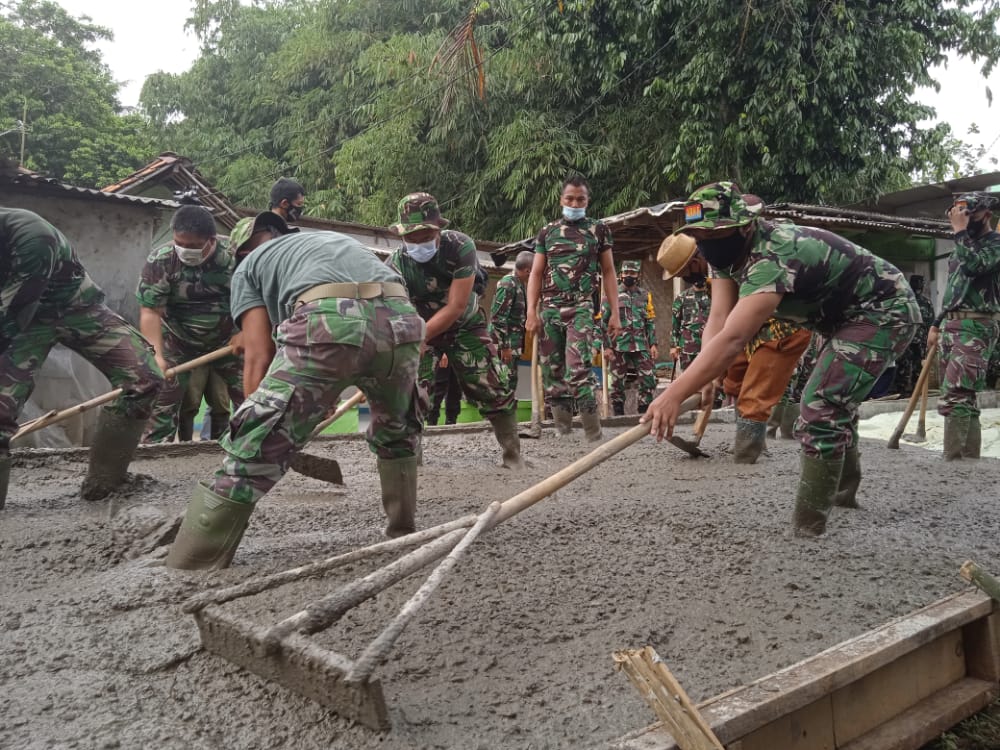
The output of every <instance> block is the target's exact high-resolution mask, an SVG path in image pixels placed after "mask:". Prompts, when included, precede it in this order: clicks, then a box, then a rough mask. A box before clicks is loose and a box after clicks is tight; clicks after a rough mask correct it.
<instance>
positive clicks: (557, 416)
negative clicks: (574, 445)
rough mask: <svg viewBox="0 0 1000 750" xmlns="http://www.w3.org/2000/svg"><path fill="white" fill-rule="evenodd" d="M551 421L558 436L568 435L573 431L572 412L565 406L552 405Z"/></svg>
mask: <svg viewBox="0 0 1000 750" xmlns="http://www.w3.org/2000/svg"><path fill="white" fill-rule="evenodd" d="M552 421H553V422H555V424H556V433H557V434H559V435H569V434H570V433H571V432H572V431H573V412H572V411H570V409H569V407H568V406H566V405H565V404H552Z"/></svg>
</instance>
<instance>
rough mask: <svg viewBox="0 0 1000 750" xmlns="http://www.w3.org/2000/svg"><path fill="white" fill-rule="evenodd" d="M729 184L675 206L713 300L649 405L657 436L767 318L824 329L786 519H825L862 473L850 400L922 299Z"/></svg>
mask: <svg viewBox="0 0 1000 750" xmlns="http://www.w3.org/2000/svg"><path fill="white" fill-rule="evenodd" d="M760 202H761V201H760V199H759V198H757V197H756V196H744V195H743V193H742V192H741V191H740V189H739V187H738V186H737V185H736V184H734V183H732V182H720V183H714V184H710V185H706V186H704V187H702V188H699V189H698V190H696V191H695V192H694V193H693V194H692V195H691V197H690V198H689V200H688V202H687V204H686V205H685V218H686V222H687V223H686V225H685V226H683V227H681V228H680V229H679V230H678V231H679V232H683V233H689V234H691V236H693V237H694V238H695V240H696V241H697V242H698V249H699V251H700V252H701V254H702V255H703V256H704V257H705V259H706V260H707V261H708V262H709V264H710V265H711V266H712V267H713V269H714V270H715V273H716V274H717V278H716V279H715V280H714V281H713V282H712V310H711V313H710V314H709V320H708V324H707V326H706V328H705V344H704V346H703V347H702V350H701V353H700V354H699V355H698V357H697V358H695V361H694V362H693V363H691V367H690V368H688V370H687V372H685V373H684V374H682V375H681V376H680V377H678V378H677V380H676V381H675V382H674V383H673V385H672V386H671V387H670V388H668V389H667V391H666V392H665V393H664V394H663V395H661V396H659V397H658V398H657V399H656V400H655V401H654V402H653V404H652V406H651V407H650V408H649V412H647V415H646V417H645V418H644V419H646V420H649V421H651V422H652V432H653V433H654V434H656V435H657V436H658V437H662V436H663V434H664V433H666V434H668V435H669V434H670V433H672V431H673V426H674V424H675V423H676V420H677V415H678V410H679V407H680V404H681V402H682V401H683V400H684V399H685V398H686V397H688V396H690V395H691V394H693V393H696V392H697V391H698V390H699V389H702V394H703V398H710V397H711V395H712V392H713V390H714V389H713V388H712V382H713V380H714V379H715V378H717V377H718V376H719V374H721V373H722V372H723V371H724V370H725V369H726V368H727V367H728V366H729V364H730V363H731V362H732V360H733V358H734V357H735V356H736V355H737V354H738V353H739V352H740V350H741V349H743V347H745V346H746V344H747V342H748V341H749V340H750V339H751V338H752V337H753V336H754V335H755V334H756V333H757V332H758V331H759V330H760V327H761V326H762V325H763V324H764V323H765V322H766V321H767V320H768V318H771V317H776V318H778V319H780V320H786V321H790V322H793V323H796V324H798V325H800V326H802V327H804V328H807V329H810V330H814V331H819V332H820V333H822V334H823V335H824V336H827V337H828V338H827V342H826V345H825V346H824V347H823V349H822V351H821V352H820V355H819V361H818V363H817V365H816V369H815V370H813V373H812V375H811V376H810V377H809V380H808V381H807V383H806V386H805V391H804V392H803V395H802V415H801V417H800V418H799V421H798V424H797V428H798V429H797V432H798V434H799V436H800V440H801V442H802V458H801V473H800V479H799V487H798V492H797V494H796V500H795V513H794V517H793V518H794V525H795V529H796V532H797V533H799V534H801V535H806V536H815V535H818V534H822V533H823V531H824V530H825V528H826V519H827V514H828V513H829V510H830V508H831V506H833V505H838V506H841V507H857V500H856V494H857V490H858V485H859V484H860V481H861V463H860V457H859V454H858V434H857V422H858V405H859V404H860V403H861V401H862V400H864V398H865V396H866V395H868V392H869V391H870V390H871V388H872V386H873V385H874V383H875V381H876V380H878V378H879V376H880V375H881V374H882V372H883V371H884V370H885V369H886V368H887V367H888V366H889V365H890V364H892V362H893V361H894V360H895V359H896V357H898V356H899V355H900V354H902V352H903V351H905V350H906V347H907V346H909V344H910V340H911V339H912V338H913V335H914V334H915V333H916V331H917V328H918V326H919V325H920V308H918V307H917V301H916V299H915V298H914V296H913V291H912V290H911V289H910V286H909V284H907V283H906V279H905V278H904V276H903V274H902V273H900V271H899V270H898V269H897V268H895V267H894V266H892V265H891V264H889V263H888V262H886V261H885V260H883V259H881V258H879V257H877V256H875V255H872V254H871V253H870V252H868V251H867V250H865V249H863V248H861V247H858V246H857V245H855V244H853V243H851V242H849V241H847V240H845V239H844V238H842V237H839V236H837V235H835V234H833V233H832V232H827V231H825V230H823V229H814V228H812V227H799V226H795V225H794V224H791V223H788V222H785V223H776V222H770V221H767V220H765V219H763V218H762V217H761V216H760V215H759V212H757V211H755V210H754V209H753V208H751V206H753V205H754V204H756V203H760Z"/></svg>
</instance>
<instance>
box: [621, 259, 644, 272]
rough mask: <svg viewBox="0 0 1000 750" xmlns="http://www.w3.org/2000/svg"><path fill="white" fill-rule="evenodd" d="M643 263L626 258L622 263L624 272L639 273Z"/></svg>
mask: <svg viewBox="0 0 1000 750" xmlns="http://www.w3.org/2000/svg"><path fill="white" fill-rule="evenodd" d="M641 270H642V264H641V263H640V262H639V261H637V260H626V261H624V262H623V263H622V273H639V272H640V271H641Z"/></svg>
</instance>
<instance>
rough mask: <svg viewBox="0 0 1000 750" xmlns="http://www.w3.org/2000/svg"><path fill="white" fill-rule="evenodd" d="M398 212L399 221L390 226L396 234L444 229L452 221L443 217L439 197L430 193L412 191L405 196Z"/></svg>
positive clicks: (400, 202)
mask: <svg viewBox="0 0 1000 750" xmlns="http://www.w3.org/2000/svg"><path fill="white" fill-rule="evenodd" d="M397 213H398V214H399V221H398V222H397V223H395V224H393V225H392V226H390V227H389V230H390V231H392V232H395V233H396V234H409V233H410V232H418V231H420V230H421V229H444V228H445V227H446V226H448V224H449V223H450V222H449V221H448V220H447V219H445V218H442V216H441V209H440V208H439V207H438V202H437V199H436V198H435V197H434V196H433V195H431V194H430V193H410V194H409V195H406V196H403V199H402V200H400V201H399V206H398V208H397Z"/></svg>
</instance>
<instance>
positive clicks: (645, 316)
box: [601, 260, 659, 415]
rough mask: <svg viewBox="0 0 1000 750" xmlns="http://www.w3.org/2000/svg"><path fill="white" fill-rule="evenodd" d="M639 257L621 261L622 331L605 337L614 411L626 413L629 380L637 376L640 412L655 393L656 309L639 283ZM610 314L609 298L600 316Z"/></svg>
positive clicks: (643, 410) (604, 317) (605, 353)
mask: <svg viewBox="0 0 1000 750" xmlns="http://www.w3.org/2000/svg"><path fill="white" fill-rule="evenodd" d="M640 267H641V264H640V263H639V261H637V260H627V261H625V262H624V263H622V270H621V286H619V287H618V318H619V320H620V321H621V333H619V334H618V336H617V337H615V338H614V339H612V338H610V337H605V340H604V345H605V350H604V361H605V363H606V364H607V366H608V369H609V371H610V373H611V378H610V381H611V383H610V387H609V389H608V397H609V401H610V403H611V410H612V413H613V414H615V415H623V414H625V391H626V387H627V384H628V382H629V381H630V380H635V382H636V387H637V390H638V393H637V396H636V403H637V405H638V408H639V413H640V414H643V413H645V411H646V409H648V408H649V404H650V403H651V402H652V400H653V396H654V394H655V393H656V375H654V374H653V369H654V362H655V360H656V357H657V356H658V355H659V352H658V350H657V348H656V312H655V310H654V309H653V296H652V295H651V294H650V293H649V292H647V291H646V290H645V289H643V288H642V287H641V286H639V270H640ZM610 316H611V305H610V304H609V303H608V301H607V300H605V301H604V304H603V305H602V306H601V320H608V319H609V318H610Z"/></svg>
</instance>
